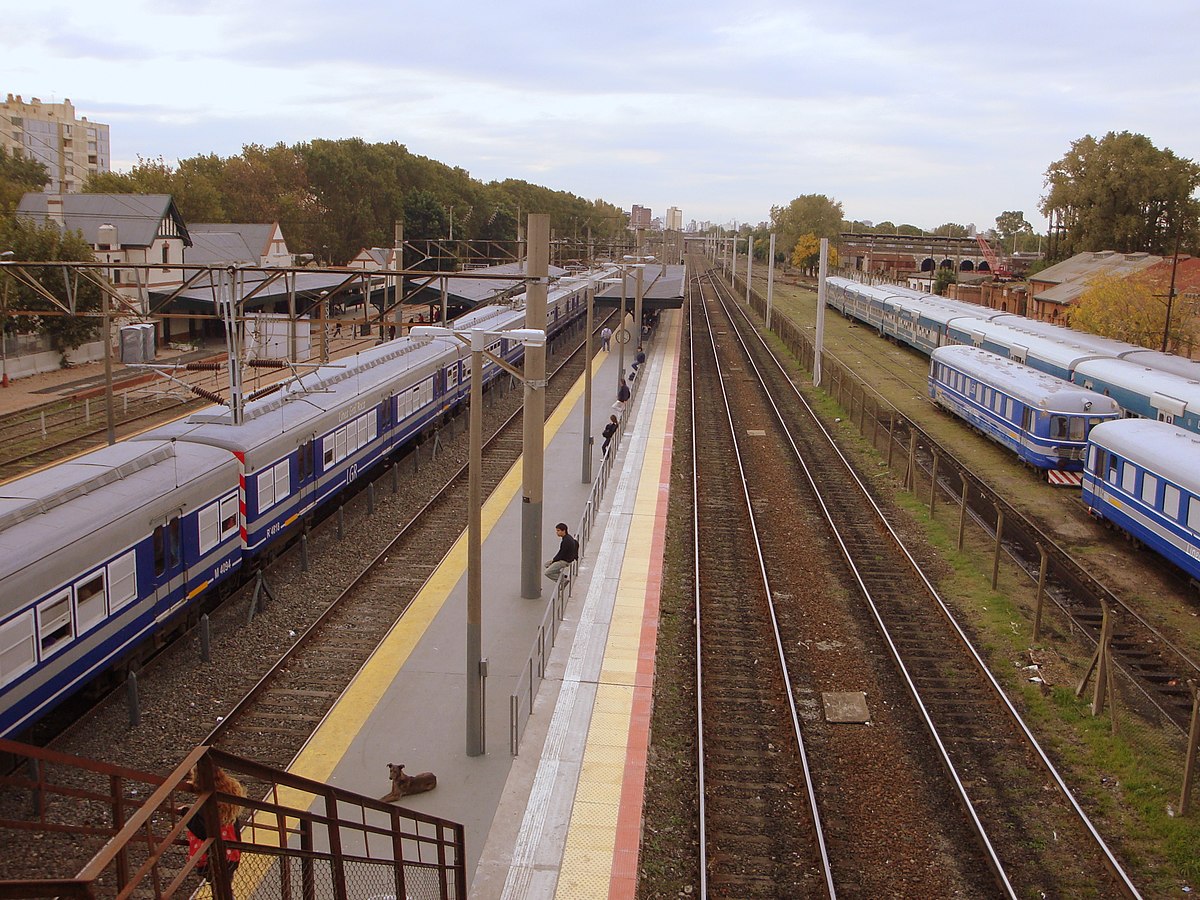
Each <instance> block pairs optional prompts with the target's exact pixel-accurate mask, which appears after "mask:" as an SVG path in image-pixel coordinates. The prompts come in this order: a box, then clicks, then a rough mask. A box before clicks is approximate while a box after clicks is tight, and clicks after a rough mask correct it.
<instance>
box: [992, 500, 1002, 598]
mask: <svg viewBox="0 0 1200 900" xmlns="http://www.w3.org/2000/svg"><path fill="white" fill-rule="evenodd" d="M1003 537H1004V510H1002V509H997V510H996V549H995V552H994V553H993V554H992V590H993V591H994V590H995V589H996V583H997V581H999V579H1000V547H1001V540H1002V539H1003Z"/></svg>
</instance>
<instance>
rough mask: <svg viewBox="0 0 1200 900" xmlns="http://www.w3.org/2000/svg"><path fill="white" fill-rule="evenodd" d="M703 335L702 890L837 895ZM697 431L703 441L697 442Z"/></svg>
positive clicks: (698, 568)
mask: <svg viewBox="0 0 1200 900" xmlns="http://www.w3.org/2000/svg"><path fill="white" fill-rule="evenodd" d="M697 306H698V304H693V307H692V310H693V312H692V315H693V316H696V315H700V316H703V315H704V308H703V306H702V305H700V306H699V309H700V312H699V313H696V312H695V311H694V310H695V308H696V307H697ZM696 330H697V327H696V324H695V323H693V326H692V328H690V329H689V334H690V338H689V340H690V344H689V357H690V359H691V366H692V373H691V384H692V395H691V396H692V409H691V415H692V428H691V434H692V459H693V476H692V486H693V498H694V506H693V512H694V516H695V519H694V521H693V533H694V539H695V547H694V556H695V571H694V585H695V604H696V618H695V621H696V638H697V639H696V654H697V664H696V680H697V691H696V694H697V697H698V700H699V702H698V705H697V718H698V720H699V721H698V727H697V732H698V744H699V748H700V753H699V761H698V762H699V782H700V796H699V809H700V835H701V841H700V847H701V853H702V859H701V864H700V867H699V871H700V879H701V896H706V897H707V896H710V894H711V895H712V896H722V897H745V898H750V897H779V896H819V895H824V896H833V895H834V890H833V880H832V873H831V871H830V864H829V857H828V854H827V853H826V850H825V839H824V835H823V833H822V831H821V818H820V813H819V811H818V808H817V804H816V798H815V796H814V794H813V790H812V781H811V778H810V777H809V773H808V765H807V754H806V752H805V747H804V735H803V731H802V729H801V725H800V716H799V713H798V711H797V706H798V703H797V698H796V696H795V692H794V690H793V685H792V681H791V679H790V677H789V675H788V668H787V659H786V655H785V654H784V653H783V647H782V639H781V638H780V634H779V627H778V622H777V620H776V616H775V610H774V599H773V595H772V592H771V585H770V580H769V578H768V576H767V572H766V569H765V568H764V565H763V560H762V555H761V547H760V544H759V540H758V533H757V529H756V524H755V520H754V515H753V508H752V503H751V498H750V495H749V494H748V493H747V488H746V482H745V474H744V472H743V471H742V465H741V457H740V455H739V454H738V447H737V442H736V440H735V439H734V437H733V431H732V428H733V422H732V418H731V413H730V411H729V397H728V395H727V394H726V393H725V390H724V387H723V377H722V372H721V370H720V367H719V363H718V362H717V359H716V347H715V344H714V343H713V339H712V332H711V329H709V328H706V327H701V328H700V330H701V335H700V338H699V340H697V336H696ZM698 401H699V403H700V406H699V407H698V406H697V403H698ZM697 434H704V435H705V439H704V440H703V441H699V442H698V441H697V440H696V436H697ZM730 459H733V460H735V462H736V465H735V466H734V467H731V466H730V465H729V461H730ZM735 474H736V475H738V476H740V477H734V475H735ZM784 710H786V713H785V712H784ZM710 885H711V887H710Z"/></svg>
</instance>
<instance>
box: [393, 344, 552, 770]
mask: <svg viewBox="0 0 1200 900" xmlns="http://www.w3.org/2000/svg"><path fill="white" fill-rule="evenodd" d="M409 336H410V337H411V338H413V339H414V340H417V341H430V340H433V339H434V338H456V339H457V340H459V341H462V342H463V343H464V344H466V345H467V346H468V347H470V348H471V395H470V396H471V412H470V437H469V439H468V447H469V450H468V462H467V466H468V469H467V488H468V494H469V497H468V499H467V658H466V676H467V756H482V755H483V754H484V752H485V751H486V741H485V728H484V724H485V718H484V708H483V687H484V680H485V679H486V678H487V660H486V659H484V658H483V646H482V645H483V513H482V509H483V357H484V354H487V357H488V359H490V360H492V361H493V362H495V363H497V364H498V365H500V366H501V367H502V368H504V369H505V370H506V371H509V372H512V373H514V374H516V375H517V377H521V373H520V372H519V371H518V370H516V369H514V368H512V367H511V366H509V364H508V363H506V362H505V361H504V360H502V359H500V358H499V357H497V356H493V355H492V354H491V353H488V352H487V345H488V341H489V340H494V339H495V338H497V337H503V338H508V339H509V340H514V339H515V340H519V341H521V342H522V343H524V344H525V350H526V353H527V354H528V351H529V348H531V347H544V346H546V332H545V331H542V330H540V329H535V328H517V329H514V330H512V331H485V330H483V329H475V330H472V331H467V332H465V333H464V332H460V331H455V330H454V329H453V328H447V327H445V326H444V325H414V326H413V328H412V330H410V331H409ZM524 449H525V450H526V451H528V449H529V448H528V447H526V448H524Z"/></svg>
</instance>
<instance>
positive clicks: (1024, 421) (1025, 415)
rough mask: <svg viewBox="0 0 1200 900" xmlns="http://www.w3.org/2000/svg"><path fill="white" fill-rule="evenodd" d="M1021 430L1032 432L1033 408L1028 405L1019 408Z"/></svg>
mask: <svg viewBox="0 0 1200 900" xmlns="http://www.w3.org/2000/svg"><path fill="white" fill-rule="evenodd" d="M1021 430H1022V431H1028V432H1029V433H1030V434H1032V433H1033V410H1032V409H1030V408H1029V407H1028V406H1026V407H1025V408H1024V409H1022V410H1021Z"/></svg>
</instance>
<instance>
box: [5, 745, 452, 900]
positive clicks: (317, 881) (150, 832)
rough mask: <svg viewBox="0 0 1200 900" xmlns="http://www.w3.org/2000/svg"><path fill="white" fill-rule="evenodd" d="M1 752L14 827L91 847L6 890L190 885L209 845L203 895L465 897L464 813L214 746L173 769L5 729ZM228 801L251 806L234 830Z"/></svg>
mask: <svg viewBox="0 0 1200 900" xmlns="http://www.w3.org/2000/svg"><path fill="white" fill-rule="evenodd" d="M0 754H4V755H5V756H6V757H7V758H8V759H9V760H11V761H15V762H16V763H17V766H16V768H15V769H14V770H13V772H14V774H10V775H7V776H3V777H0V833H3V834H4V835H5V837H4V840H5V841H10V840H22V839H24V840H28V837H27V836H28V835H29V834H30V833H34V834H37V835H38V836H39V840H38V841H37V845H38V847H39V849H40V850H41V851H42V852H41V858H42V859H43V860H45V859H60V860H62V865H63V866H64V867H68V866H69V867H70V868H71V869H74V865H71V863H70V860H71V859H72V857H73V855H74V854H77V853H78V852H79V849H80V848H79V847H78V846H76V845H75V842H77V841H80V840H81V837H82V838H83V839H86V840H87V841H88V842H89V843H88V844H87V845H85V846H84V848H83V852H84V853H91V854H92V855H91V858H90V859H89V860H88V861H87V862H86V863H84V864H83V865H82V868H79V869H78V871H77V872H76V873H74V874H70V873H69V872H64V873H62V874H61V875H60V874H57V873H55V874H53V875H46V874H44V873H36V874H35V873H32V872H31V874H29V875H28V876H26V877H14V878H9V879H5V880H0V898H7V897H61V898H67V897H88V898H97V897H154V898H182V897H189V896H192V895H193V894H194V893H196V892H197V889H198V888H200V886H201V885H202V884H203V883H204V880H203V877H202V874H201V872H202V870H201V868H200V867H201V865H203V863H201V860H202V859H203V858H205V857H208V858H209V859H211V862H210V863H209V864H208V866H207V868H208V870H210V871H206V872H204V874H205V875H207V876H208V877H209V878H210V879H211V881H210V882H209V883H208V885H207V887H206V888H205V889H204V893H203V896H212V897H216V898H219V900H232V898H233V897H234V896H235V894H236V895H237V896H253V897H255V898H264V900H265V898H272V900H273V898H279V900H293V898H295V900H351V898H363V897H406V898H422V900H461V898H465V897H466V891H467V878H466V857H465V854H464V852H463V826H462V825H459V824H457V823H455V822H450V821H448V820H445V819H439V818H436V817H434V816H429V815H426V814H424V813H417V812H413V811H411V810H406V809H403V808H401V807H398V806H394V805H393V804H391V803H384V802H382V801H380V800H374V799H371V798H369V797H363V796H361V795H358V794H353V793H351V792H349V791H345V790H341V789H338V788H334V787H332V786H330V785H327V784H322V783H321V782H317V781H311V780H309V779H306V778H301V777H299V776H295V775H291V774H289V773H287V772H282V771H279V770H277V769H271V768H269V767H267V766H262V765H259V764H258V763H254V762H251V761H249V760H245V759H241V758H239V757H236V756H232V755H230V754H228V753H223V752H221V751H219V750H215V749H212V748H209V747H197V748H196V749H195V750H193V751H192V752H191V753H190V754H188V756H187V757H185V758H184V760H183V761H182V762H181V763H180V764H179V766H178V767H177V768H176V769H175V771H174V772H172V773H171V774H170V775H168V776H166V777H163V776H159V775H155V774H152V773H145V772H138V771H134V770H131V769H124V768H121V767H118V766H112V765H108V764H105V763H100V762H96V761H94V760H87V759H81V758H78V757H71V756H67V755H65V754H61V753H55V752H53V751H49V750H44V749H41V748H36V747H30V746H27V745H24V744H18V743H15V742H12V741H2V740H0ZM218 767H219V768H220V769H221V770H224V772H225V773H227V774H229V775H232V776H234V777H235V778H236V779H237V780H238V781H239V782H241V783H242V784H243V785H244V787H245V788H246V792H247V796H245V797H238V796H234V795H233V794H229V793H223V792H222V791H221V790H218V789H217V788H216V787H215V786H214V785H219V784H226V785H227V784H228V782H225V781H224V780H222V781H217V779H216V772H217V769H218ZM193 773H194V774H193ZM193 779H194V780H193ZM194 785H198V786H194ZM231 803H232V804H235V805H237V806H240V807H241V808H242V809H243V810H244V811H245V812H244V814H243V816H242V819H241V824H240V830H239V832H238V833H237V838H236V839H235V840H230V839H229V838H228V836H226V835H222V834H221V832H220V828H219V822H220V817H219V812H218V806H219V804H231ZM200 821H203V822H204V823H205V829H204V832H205V833H206V834H210V835H213V837H211V838H207V839H203V840H201V841H200V842H199V845H198V846H197V847H196V850H195V852H194V853H189V847H188V840H187V834H188V830H189V824H191V823H196V822H200ZM21 835H25V836H26V837H25V838H22V837H20V836H21ZM60 842H61V843H60ZM76 858H77V857H76ZM235 860H236V864H235V865H231V863H233V862H234V861H235ZM75 865H78V863H76V864H75ZM233 869H236V872H235V871H233Z"/></svg>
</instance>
